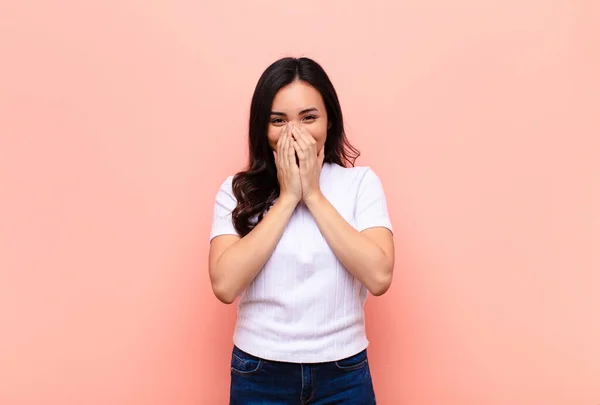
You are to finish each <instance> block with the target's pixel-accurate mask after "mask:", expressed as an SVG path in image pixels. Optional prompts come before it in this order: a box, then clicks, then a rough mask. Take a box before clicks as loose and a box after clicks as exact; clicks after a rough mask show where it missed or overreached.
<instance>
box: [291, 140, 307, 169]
mask: <svg viewBox="0 0 600 405" xmlns="http://www.w3.org/2000/svg"><path fill="white" fill-rule="evenodd" d="M293 145H294V150H295V151H296V154H297V155H298V160H299V161H300V164H302V165H304V164H306V153H305V152H304V151H303V150H302V147H301V146H300V144H299V143H298V142H296V141H294V143H293Z"/></svg>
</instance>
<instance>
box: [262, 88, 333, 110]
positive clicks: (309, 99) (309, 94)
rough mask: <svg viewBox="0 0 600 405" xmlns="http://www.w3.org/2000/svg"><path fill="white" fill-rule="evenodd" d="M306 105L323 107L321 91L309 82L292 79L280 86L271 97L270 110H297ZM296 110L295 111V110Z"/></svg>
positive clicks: (320, 108) (321, 108)
mask: <svg viewBox="0 0 600 405" xmlns="http://www.w3.org/2000/svg"><path fill="white" fill-rule="evenodd" d="M306 107H316V108H318V109H319V110H323V109H324V104H323V97H321V93H319V91H318V90H317V89H315V88H314V87H312V86H311V85H310V84H308V83H305V82H302V81H294V82H292V83H290V84H288V85H287V86H285V87H282V88H281V89H280V90H279V91H278V92H277V94H276V95H275V98H274V99H273V108H272V110H277V111H283V112H290V113H291V112H297V111H300V110H302V109H304V108H306ZM296 110H297V111H296Z"/></svg>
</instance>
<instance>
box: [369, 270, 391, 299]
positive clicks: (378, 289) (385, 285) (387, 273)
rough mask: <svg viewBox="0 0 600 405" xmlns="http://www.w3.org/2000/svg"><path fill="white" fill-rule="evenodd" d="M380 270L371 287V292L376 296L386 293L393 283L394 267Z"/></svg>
mask: <svg viewBox="0 0 600 405" xmlns="http://www.w3.org/2000/svg"><path fill="white" fill-rule="evenodd" d="M380 272H381V273H380V274H379V275H378V276H377V277H375V279H374V280H373V282H372V283H371V286H370V287H369V292H370V293H371V294H372V295H373V296H375V297H380V296H382V295H383V294H385V293H386V292H387V291H388V290H389V289H390V286H391V285H392V268H389V269H385V270H384V271H381V270H380Z"/></svg>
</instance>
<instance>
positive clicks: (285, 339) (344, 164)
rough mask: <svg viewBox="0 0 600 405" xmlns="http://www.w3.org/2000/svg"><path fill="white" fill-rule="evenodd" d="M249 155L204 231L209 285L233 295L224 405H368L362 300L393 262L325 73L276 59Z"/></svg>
mask: <svg viewBox="0 0 600 405" xmlns="http://www.w3.org/2000/svg"><path fill="white" fill-rule="evenodd" d="M249 132H250V133H249V135H250V137H249V146H250V151H249V152H250V153H249V155H250V162H249V165H248V168H247V170H245V171H243V172H240V173H238V174H236V175H235V176H232V177H229V178H227V179H226V180H225V182H224V183H223V184H222V186H221V188H220V189H219V191H218V193H217V196H216V201H215V207H214V217H213V225H212V231H211V235H210V239H211V244H210V253H209V269H210V270H209V271H210V279H211V282H212V287H213V291H214V293H215V295H216V297H217V298H218V299H219V300H221V301H222V302H224V303H227V304H229V303H232V302H233V301H234V300H235V299H236V298H237V297H238V296H240V300H239V304H238V317H237V323H236V327H235V334H234V338H233V340H234V346H233V353H232V358H231V391H230V404H231V405H258V404H272V405H275V404H277V405H279V404H314V405H327V404H344V405H353V404H357V405H358V404H360V405H363V404H364V405H372V404H375V394H374V391H373V384H372V381H371V374H370V370H369V364H368V361H367V353H366V347H367V345H368V341H367V338H366V335H365V321H364V311H363V308H364V302H365V299H366V297H367V294H368V292H370V293H371V294H372V295H376V296H378V295H381V294H383V293H384V292H385V291H386V290H387V289H388V288H389V286H390V283H391V280H392V270H393V267H394V242H393V238H392V226H391V223H390V220H389V216H388V211H387V207H386V200H385V195H384V191H383V188H382V186H381V182H380V180H379V178H378V177H377V175H376V174H375V173H374V172H373V171H372V170H371V169H370V168H368V167H354V161H355V160H356V158H357V157H358V155H359V153H358V151H357V150H356V149H355V148H353V147H352V146H351V145H350V144H349V142H348V140H347V139H346V136H345V133H344V126H343V120H342V111H341V109H340V104H339V101H338V97H337V94H336V92H335V89H334V88H333V85H332V84H331V82H330V80H329V78H328V76H327V74H326V73H325V71H324V70H323V69H322V67H321V66H320V65H319V64H317V63H316V62H315V61H313V60H311V59H308V58H300V59H296V58H284V59H281V60H278V61H276V62H275V63H273V64H272V65H271V66H269V67H268V68H267V69H266V71H265V72H264V73H263V74H262V76H261V77H260V79H259V81H258V84H257V86H256V89H255V91H254V96H253V98H252V103H251V106H250V131H249Z"/></svg>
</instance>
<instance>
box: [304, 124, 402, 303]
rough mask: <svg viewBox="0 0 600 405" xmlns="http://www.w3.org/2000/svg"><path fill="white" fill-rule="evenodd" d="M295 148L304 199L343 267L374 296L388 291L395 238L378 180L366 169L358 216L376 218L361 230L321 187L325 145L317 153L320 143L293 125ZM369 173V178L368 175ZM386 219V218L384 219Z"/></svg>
mask: <svg viewBox="0 0 600 405" xmlns="http://www.w3.org/2000/svg"><path fill="white" fill-rule="evenodd" d="M292 135H293V137H294V141H295V142H294V144H293V145H294V150H295V151H296V153H297V154H298V159H299V161H300V178H301V179H302V193H303V195H302V199H303V200H304V202H305V204H306V206H307V207H308V209H309V210H310V212H311V214H312V215H313V217H314V218H315V221H316V222H317V225H318V227H319V229H320V230H321V233H322V234H323V237H324V238H325V240H326V241H327V243H328V244H329V247H330V248H331V250H332V251H333V253H334V254H335V255H336V256H337V258H338V260H339V261H340V262H341V263H342V264H343V265H344V267H345V268H346V269H347V270H348V271H349V272H350V273H352V275H353V276H354V277H356V278H357V279H358V280H359V281H360V282H361V283H362V284H363V285H364V286H365V287H367V289H368V290H369V291H370V292H371V294H373V295H382V294H383V293H385V292H386V291H387V290H388V288H389V287H390V284H391V282H392V272H393V269H394V240H393V235H392V232H391V231H390V230H389V229H387V228H386V227H385V226H381V225H382V224H385V223H386V222H388V221H387V208H386V207H385V203H384V202H385V197H384V195H383V189H382V188H381V186H380V184H379V179H378V178H377V177H376V176H375V175H374V174H373V173H371V172H367V173H366V174H365V177H364V178H363V180H362V183H361V186H360V187H359V192H358V195H357V215H358V217H359V218H364V217H365V213H367V214H366V215H367V218H369V217H374V218H376V219H377V220H375V221H373V220H369V221H367V223H365V222H364V221H361V222H362V224H361V226H360V227H361V229H364V230H363V231H362V232H359V231H358V230H357V229H355V228H354V227H352V226H351V225H350V224H349V223H348V222H347V221H346V220H345V219H344V218H343V217H342V216H341V215H340V214H339V212H338V211H337V210H336V209H335V207H334V206H333V205H332V204H331V203H330V202H329V201H328V200H327V198H326V197H325V196H324V195H323V193H322V192H321V189H320V187H319V178H320V173H321V167H322V165H323V161H324V155H325V150H324V147H322V148H321V150H320V151H319V152H318V153H317V149H316V147H317V143H316V141H315V139H314V138H313V137H312V136H311V134H310V133H309V132H308V131H307V130H306V129H304V128H301V127H300V128H298V127H294V128H293V129H292ZM367 174H369V179H367V180H366V183H365V178H366V176H367ZM384 218H385V220H384Z"/></svg>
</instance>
